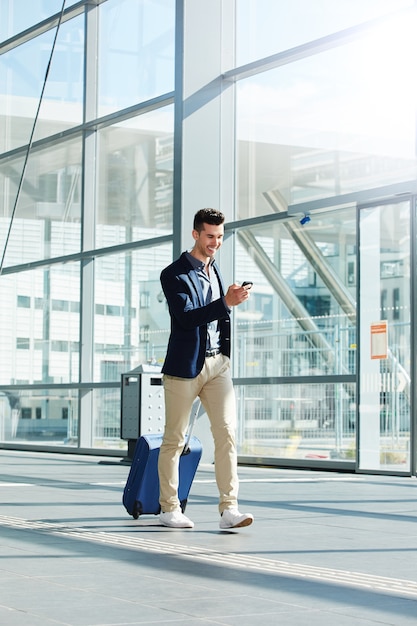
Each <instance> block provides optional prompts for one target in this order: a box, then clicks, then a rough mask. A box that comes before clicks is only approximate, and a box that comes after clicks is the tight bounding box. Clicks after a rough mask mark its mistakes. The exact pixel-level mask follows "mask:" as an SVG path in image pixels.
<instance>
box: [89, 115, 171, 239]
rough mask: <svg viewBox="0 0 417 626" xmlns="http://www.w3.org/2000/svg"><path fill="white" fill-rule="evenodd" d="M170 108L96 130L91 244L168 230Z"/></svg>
mask: <svg viewBox="0 0 417 626" xmlns="http://www.w3.org/2000/svg"><path fill="white" fill-rule="evenodd" d="M173 133H174V111H173V107H171V106H169V107H164V108H162V109H158V110H157V111H153V112H152V113H148V114H146V115H140V116H138V117H135V118H133V119H129V120H128V121H126V122H123V123H120V124H116V125H114V126H111V127H110V128H106V129H105V130H102V131H101V132H100V133H99V145H100V158H99V163H100V172H99V176H100V183H99V193H98V209H97V211H98V216H97V229H96V238H97V241H96V247H99V248H100V247H102V246H111V245H117V244H120V243H125V242H130V241H140V240H143V239H149V238H151V237H156V236H161V235H165V234H167V233H171V232H172V203H173V151H174V147H173Z"/></svg>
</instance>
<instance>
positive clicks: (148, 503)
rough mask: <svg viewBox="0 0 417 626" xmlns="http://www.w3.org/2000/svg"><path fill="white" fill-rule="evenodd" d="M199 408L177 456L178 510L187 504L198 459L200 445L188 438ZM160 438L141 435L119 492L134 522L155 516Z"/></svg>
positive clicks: (193, 439)
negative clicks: (148, 516) (179, 505)
mask: <svg viewBox="0 0 417 626" xmlns="http://www.w3.org/2000/svg"><path fill="white" fill-rule="evenodd" d="M199 408H200V405H198V407H197V410H196V411H195V414H194V415H195V417H194V420H193V424H192V425H191V426H190V430H189V433H188V436H187V442H186V444H185V446H184V450H183V452H182V454H181V457H180V464H179V487H178V498H179V500H180V503H181V509H182V511H184V510H185V507H186V505H187V499H188V494H189V492H190V489H191V485H192V482H193V480H194V476H195V473H196V471H197V467H198V464H199V462H200V459H201V454H202V446H201V442H200V440H199V439H197V437H194V436H192V435H191V431H192V427H193V425H194V422H195V420H196V418H197V413H198V410H199ZM161 443H162V435H159V434H158V435H142V436H141V437H139V439H138V440H137V443H136V447H135V452H134V455H133V460H132V465H131V468H130V471H129V475H128V478H127V482H126V486H125V488H124V491H123V504H124V506H125V508H126V510H127V512H128V513H129V514H130V515H132V516H133V517H134V519H138V517H139V515H145V514H150V515H152V514H153V515H158V514H159V513H160V510H161V509H160V506H159V477H158V457H159V449H160V447H161Z"/></svg>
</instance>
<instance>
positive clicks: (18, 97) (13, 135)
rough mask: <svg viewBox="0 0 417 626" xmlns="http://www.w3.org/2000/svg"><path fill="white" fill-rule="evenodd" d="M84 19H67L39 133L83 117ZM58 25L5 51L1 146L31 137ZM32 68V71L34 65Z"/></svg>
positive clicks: (0, 61) (0, 82) (0, 66)
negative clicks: (55, 28)
mask: <svg viewBox="0 0 417 626" xmlns="http://www.w3.org/2000/svg"><path fill="white" fill-rule="evenodd" d="M83 24H84V21H83V17H82V16H80V17H78V18H75V19H73V20H69V21H68V22H66V23H65V24H62V26H61V29H60V31H59V35H58V40H57V44H56V47H55V50H54V54H53V57H52V60H51V65H50V72H49V76H48V80H47V83H46V88H45V92H44V97H43V100H42V106H41V108H40V111H39V118H38V121H37V124H36V129H35V134H34V139H35V140H37V139H41V138H42V137H46V136H50V135H54V134H56V133H58V132H61V131H63V130H65V129H67V128H69V127H71V126H76V125H78V124H80V123H81V122H82V114H83V106H82V105H83V89H84V86H83V85H84V75H83V52H84V43H83V39H84V25H83ZM54 36H55V30H54V29H52V30H50V31H47V32H46V33H44V34H42V35H40V36H38V37H36V38H35V39H31V40H29V41H27V42H26V43H23V44H22V45H20V46H18V47H16V48H13V49H12V50H10V51H8V52H6V53H5V54H4V55H1V56H0V94H1V95H2V98H3V102H4V104H3V107H2V111H1V114H0V131H1V132H0V152H6V151H8V150H12V149H13V148H16V147H19V146H25V145H26V144H27V143H28V142H29V139H30V136H31V133H32V130H33V125H34V121H35V116H36V112H37V109H38V105H39V100H40V97H41V94H42V86H43V83H44V80H45V76H46V70H47V67H48V63H49V60H50V55H51V49H52V44H53V39H54ZM28 68H30V71H28Z"/></svg>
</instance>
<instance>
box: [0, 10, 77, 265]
mask: <svg viewBox="0 0 417 626" xmlns="http://www.w3.org/2000/svg"><path fill="white" fill-rule="evenodd" d="M65 2H66V0H63V2H62V8H61V12H60V14H59V19H58V24H57V26H56V31H55V37H54V41H53V43H52V48H51V54H50V55H49V61H48V65H47V66H46V72H45V78H44V81H43V85H42V90H41V94H40V96H39V103H38V108H37V111H36V114H35V118H34V120H33V125H32V131H31V133H30V138H29V143H28V147H27V150H26V154H25V160H24V163H23V168H22V173H21V175H20V180H19V185H18V187H17V193H16V198H15V201H14V205H13V210H12V214H11V217H10V224H9V229H8V231H7V236H6V241H5V243H4V249H3V255H2V257H1V262H0V275H1V274H2V272H3V264H4V259H5V257H6V250H7V245H8V243H9V239H10V234H11V232H12V224H13V220H14V217H15V213H16V209H17V204H18V202H19V198H20V192H21V190H22V186H23V180H24V177H25V174H26V167H27V164H28V160H29V154H30V150H31V148H32V143H33V137H34V135H35V130H36V123H37V121H38V117H39V113H40V110H41V105H42V100H43V95H44V93H45V88H46V81H47V80H48V76H49V70H50V68H51V63H52V57H53V54H54V50H55V45H56V42H57V39H58V32H59V28H60V26H61V23H62V18H63V15H64V9H65Z"/></svg>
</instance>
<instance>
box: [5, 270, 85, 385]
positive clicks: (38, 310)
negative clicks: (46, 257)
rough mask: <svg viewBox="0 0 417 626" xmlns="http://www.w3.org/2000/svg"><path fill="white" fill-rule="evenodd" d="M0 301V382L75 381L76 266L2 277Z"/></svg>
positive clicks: (78, 294) (78, 290) (77, 295)
mask: <svg viewBox="0 0 417 626" xmlns="http://www.w3.org/2000/svg"><path fill="white" fill-rule="evenodd" d="M0 299H1V302H2V318H1V319H2V323H1V325H0V345H1V347H2V355H3V358H2V359H1V361H0V384H2V385H8V384H33V383H51V382H53V383H68V382H76V381H77V380H78V363H79V316H80V312H79V302H80V277H79V264H78V263H67V264H65V265H60V266H55V267H53V268H48V267H47V268H39V269H36V270H32V271H28V272H21V273H19V274H13V275H8V276H5V275H3V276H2V277H1V280H0Z"/></svg>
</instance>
